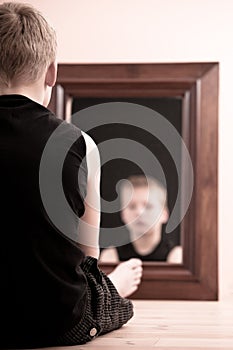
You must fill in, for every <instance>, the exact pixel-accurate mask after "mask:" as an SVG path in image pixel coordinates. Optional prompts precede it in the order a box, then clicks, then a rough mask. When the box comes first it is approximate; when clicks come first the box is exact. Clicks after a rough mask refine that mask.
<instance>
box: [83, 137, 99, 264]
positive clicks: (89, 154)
mask: <svg viewBox="0 0 233 350" xmlns="http://www.w3.org/2000/svg"><path fill="white" fill-rule="evenodd" d="M82 135H83V137H84V139H85V142H86V160H87V169H88V177H87V195H86V198H85V201H84V205H85V213H84V215H83V216H82V217H81V218H80V222H79V229H78V237H79V247H80V248H81V249H82V250H83V251H84V253H85V255H86V256H87V255H88V256H92V257H94V258H96V259H98V258H99V227H100V156H99V151H98V148H97V146H96V144H95V142H94V141H93V140H92V138H91V137H90V136H88V135H87V134H86V133H84V132H82Z"/></svg>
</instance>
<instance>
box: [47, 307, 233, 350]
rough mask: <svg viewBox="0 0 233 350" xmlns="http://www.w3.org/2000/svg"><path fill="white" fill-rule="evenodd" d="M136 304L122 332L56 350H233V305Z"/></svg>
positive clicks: (118, 331)
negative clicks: (131, 317)
mask: <svg viewBox="0 0 233 350" xmlns="http://www.w3.org/2000/svg"><path fill="white" fill-rule="evenodd" d="M134 305H135V316H134V317H133V319H132V320H130V321H129V322H128V324H127V325H125V326H123V327H122V328H121V329H119V330H117V331H114V332H111V333H108V334H106V335H104V336H100V337H99V338H96V339H94V340H93V341H92V342H90V343H88V344H85V345H79V346H73V347H63V348H56V349H59V350H82V349H92V350H99V349H103V350H104V349H109V350H124V349H132V350H139V349H140V350H142V349H143V350H147V349H156V350H158V349H161V350H166V349H167V350H168V349H169V350H178V349H182V350H184V349H185V350H196V349H205V350H210V349H218V350H223V349H233V302H230V301H229V302H196V301H193V302H186V301H176V302H174V301H142V300H137V301H134ZM52 349H55V348H50V349H49V350H52ZM44 350H45V349H44Z"/></svg>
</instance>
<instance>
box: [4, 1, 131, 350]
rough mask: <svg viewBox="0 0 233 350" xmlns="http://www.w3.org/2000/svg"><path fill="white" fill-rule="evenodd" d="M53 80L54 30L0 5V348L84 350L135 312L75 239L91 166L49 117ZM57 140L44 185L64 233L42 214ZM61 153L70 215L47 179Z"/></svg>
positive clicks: (71, 134)
mask: <svg viewBox="0 0 233 350" xmlns="http://www.w3.org/2000/svg"><path fill="white" fill-rule="evenodd" d="M55 81H56V36H55V33H54V30H53V29H52V28H51V27H50V26H49V25H48V23H47V22H46V20H45V19H44V18H43V17H42V15H41V14H40V13H39V12H38V11H37V10H36V9H34V8H33V7H31V6H29V5H25V4H19V3H5V4H2V5H0V162H1V172H0V193H1V208H2V209H1V230H0V237H1V244H0V275H1V288H0V310H1V318H2V322H1V323H2V326H1V336H0V347H1V348H2V349H7V348H17V349H19V348H24V349H25V348H32V347H42V346H56V345H76V344H82V343H85V342H87V341H90V340H92V339H94V338H95V337H96V336H98V335H100V334H104V333H106V332H109V331H112V330H113V329H117V328H119V327H121V326H122V325H123V324H124V323H126V322H127V321H128V320H129V319H130V318H131V317H132V315H133V308H132V303H131V302H130V301H129V300H127V299H124V298H121V297H120V296H119V294H118V292H117V290H116V289H115V287H114V285H113V284H112V282H111V281H110V280H109V278H108V277H107V276H106V275H105V274H104V273H103V272H101V271H100V270H99V268H98V261H97V257H98V254H97V253H94V254H93V255H92V253H91V252H92V251H94V250H93V249H92V248H88V247H86V248H85V246H84V248H83V249H82V245H81V244H78V242H76V241H75V239H73V238H74V237H77V232H78V228H79V218H81V217H85V215H86V214H88V213H89V212H90V209H89V208H88V205H87V203H86V198H88V192H89V191H90V188H91V187H90V186H91V185H90V183H89V176H88V173H89V172H90V169H89V168H90V161H89V159H88V156H87V150H88V146H87V142H86V139H85V137H84V134H83V133H82V132H81V130H79V129H78V128H76V127H74V126H72V125H70V124H68V123H66V122H63V121H62V120H59V119H57V118H56V117H55V116H54V115H53V113H51V112H50V111H49V110H48V109H47V105H48V103H49V100H50V97H51V90H52V87H53V86H54V84H55ZM58 130H59V132H57V131H58ZM55 132H57V135H56V143H55V146H56V147H55V148H54V149H52V151H51V155H50V157H51V158H50V159H51V164H49V167H48V178H47V181H48V184H47V185H48V190H49V192H50V194H51V193H53V196H54V198H53V203H54V208H53V210H54V212H55V216H56V217H57V218H61V222H62V218H63V217H64V218H65V217H66V218H67V217H69V220H67V222H66V223H65V225H64V229H63V230H61V229H59V225H57V224H56V222H54V221H53V218H52V217H51V215H50V213H48V212H47V210H46V206H45V203H44V198H42V195H41V188H40V184H41V183H40V181H41V178H40V170H41V160H42V157H43V154H44V151H45V149H46V145H47V144H48V141H49V140H51V137H52V136H53V135H54V133H55ZM66 140H67V142H66ZM70 140H74V142H73V143H72V145H71V147H70V146H68V145H69V142H70ZM64 147H65V153H66V158H65V161H64V164H63V169H62V179H61V182H62V186H63V190H64V195H65V198H66V200H67V203H68V204H69V208H68V210H67V213H66V212H63V210H64V208H63V207H62V206H61V205H60V202H59V201H58V199H57V192H56V187H55V186H54V183H55V182H56V181H55V180H56V179H55V178H53V177H52V175H51V174H50V173H49V169H52V170H53V171H54V170H55V171H56V165H57V164H58V163H59V159H60V158H59V157H60V153H59V152H60V151H61V152H64ZM53 166H54V167H53ZM78 173H79V176H77V174H78ZM53 175H54V174H53ZM58 175H59V174H58ZM53 186H54V187H53ZM52 189H53V191H54V192H52ZM50 190H51V191H50ZM95 215H97V214H95ZM86 217H88V215H86ZM87 220H88V219H87ZM97 221H98V220H97ZM96 239H98V237H96ZM77 241H78V239H77ZM97 250H98V249H97ZM97 250H96V251H97Z"/></svg>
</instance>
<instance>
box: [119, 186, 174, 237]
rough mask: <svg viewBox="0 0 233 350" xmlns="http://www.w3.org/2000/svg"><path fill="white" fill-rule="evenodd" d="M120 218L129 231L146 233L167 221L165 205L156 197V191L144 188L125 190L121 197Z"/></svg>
mask: <svg viewBox="0 0 233 350" xmlns="http://www.w3.org/2000/svg"><path fill="white" fill-rule="evenodd" d="M121 204H122V210H121V217H122V220H123V222H124V223H125V224H126V225H127V227H128V228H129V230H130V231H133V232H135V233H139V234H142V233H146V232H148V231H149V230H151V229H153V228H155V227H159V226H161V225H162V224H163V223H165V222H166V221H167V219H168V218H167V210H166V209H165V208H164V207H165V203H161V202H160V201H159V200H158V198H157V196H156V189H155V188H151V189H150V191H148V188H147V187H146V186H145V187H136V188H133V191H132V190H131V189H130V188H125V189H124V190H123V192H122V195H121Z"/></svg>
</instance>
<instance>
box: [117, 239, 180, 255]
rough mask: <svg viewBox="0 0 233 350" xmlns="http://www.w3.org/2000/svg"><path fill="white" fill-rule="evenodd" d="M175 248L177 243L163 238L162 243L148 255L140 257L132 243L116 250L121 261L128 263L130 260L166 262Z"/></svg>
mask: <svg viewBox="0 0 233 350" xmlns="http://www.w3.org/2000/svg"><path fill="white" fill-rule="evenodd" d="M174 247H175V243H174V242H173V241H172V240H169V239H165V238H163V237H162V239H161V241H160V242H159V244H158V245H157V246H156V247H155V248H154V249H153V250H152V252H150V253H149V254H146V255H140V254H139V253H138V252H136V250H135V248H134V245H133V244H132V242H129V243H128V244H125V245H122V246H119V247H116V249H117V253H118V257H119V260H120V261H126V260H128V259H130V258H138V259H141V260H142V261H166V260H167V257H168V254H169V253H170V251H171V250H172V249H173V248H174Z"/></svg>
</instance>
